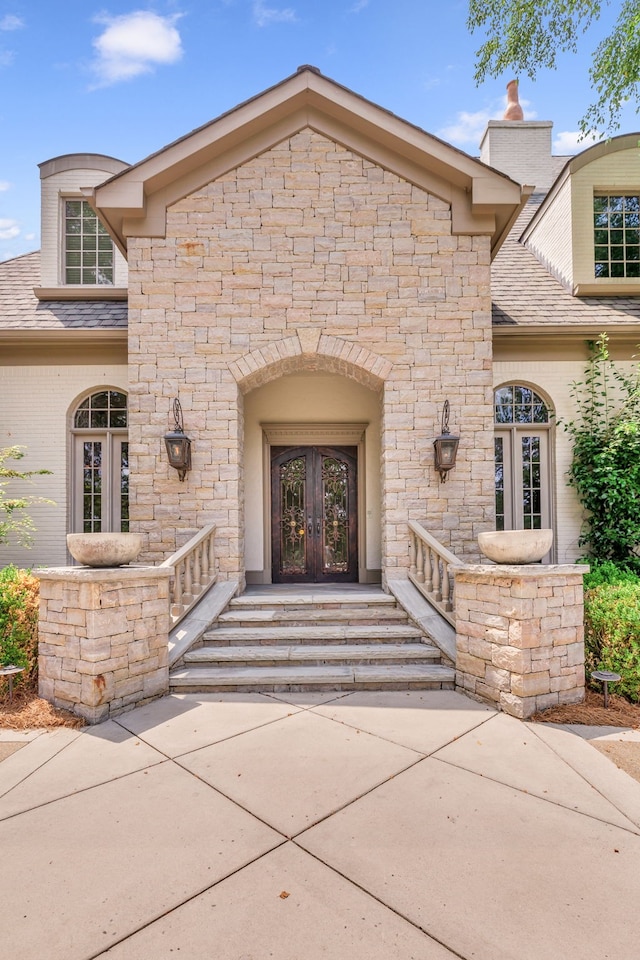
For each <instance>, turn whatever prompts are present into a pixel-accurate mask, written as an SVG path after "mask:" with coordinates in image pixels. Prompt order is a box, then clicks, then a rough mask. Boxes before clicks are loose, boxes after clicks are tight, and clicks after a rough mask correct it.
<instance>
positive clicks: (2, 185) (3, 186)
mask: <svg viewBox="0 0 640 960" xmlns="http://www.w3.org/2000/svg"><path fill="white" fill-rule="evenodd" d="M10 189H11V184H10V183H9V181H8V180H0V193H4V192H5V190H10Z"/></svg>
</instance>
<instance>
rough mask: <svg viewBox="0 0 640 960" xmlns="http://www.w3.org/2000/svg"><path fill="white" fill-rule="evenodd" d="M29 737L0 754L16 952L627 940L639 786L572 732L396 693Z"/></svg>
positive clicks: (270, 703) (265, 704)
mask: <svg viewBox="0 0 640 960" xmlns="http://www.w3.org/2000/svg"><path fill="white" fill-rule="evenodd" d="M19 736H20V735H16V739H19ZM27 739H28V742H27V743H26V745H25V746H24V747H23V748H22V749H20V750H18V751H17V752H16V753H14V754H13V755H11V756H9V757H8V758H7V759H6V760H4V761H3V762H2V764H0V850H1V851H2V861H1V862H2V866H1V868H0V877H1V879H0V896H1V898H2V906H3V909H2V917H3V920H2V934H1V936H2V948H3V955H4V956H6V957H11V958H12V960H80V958H96V957H104V958H108V960H146V958H153V960H175V958H177V957H183V958H190V960H192V958H193V960H200V958H202V960H205V958H206V960H211V958H216V960H267V958H276V960H315V958H325V960H326V958H329V960H390V958H402V960H409V958H414V960H453V958H465V960H570V958H576V960H578V958H579V960H606V958H609V957H611V958H616V960H632V958H635V957H637V956H638V949H639V948H638V942H639V941H640V916H639V914H638V910H637V904H638V902H639V901H640V784H639V783H637V782H636V781H635V780H633V779H631V778H630V777H629V776H628V775H627V774H625V773H623V772H622V771H621V770H619V769H618V768H617V767H616V766H614V764H613V763H611V761H610V760H608V759H607V758H606V757H605V756H603V755H602V754H601V753H599V752H598V751H597V750H594V749H593V747H592V746H591V745H590V744H589V743H587V742H586V741H585V740H584V739H582V738H581V737H579V736H577V735H576V734H575V733H571V732H567V731H566V730H563V729H558V728H552V727H549V726H546V725H540V724H538V725H533V724H525V723H521V722H520V721H517V720H514V719H512V718H510V717H507V716H505V715H504V714H499V713H496V712H494V711H493V710H491V709H489V708H487V707H484V706H481V705H479V704H477V703H474V702H472V701H471V700H469V699H467V698H466V697H464V696H462V695H460V694H455V693H452V692H447V691H437V692H414V691H411V692H398V693H353V694H346V695H342V694H335V693H334V694H297V695H296V694H279V695H275V694H273V695H259V694H247V695H241V694H226V695H219V694H211V695H207V696H202V695H200V696H198V695H185V696H172V697H167V698H165V699H163V700H160V701H157V702H155V703H152V704H150V705H148V706H146V707H141V708H139V709H137V710H134V711H132V712H131V713H127V714H124V715H123V716H122V717H120V718H118V720H117V721H108V722H106V723H104V724H102V725H100V726H98V727H94V728H89V729H86V730H82V731H78V730H68V729H60V730H57V731H55V732H52V733H43V734H41V735H39V736H31V738H27Z"/></svg>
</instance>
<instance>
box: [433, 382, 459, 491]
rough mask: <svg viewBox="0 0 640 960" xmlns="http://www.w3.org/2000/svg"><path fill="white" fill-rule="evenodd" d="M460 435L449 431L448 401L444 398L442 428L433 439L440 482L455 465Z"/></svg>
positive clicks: (442, 481) (443, 480)
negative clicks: (455, 435) (456, 435)
mask: <svg viewBox="0 0 640 960" xmlns="http://www.w3.org/2000/svg"><path fill="white" fill-rule="evenodd" d="M459 443H460V437H454V436H453V435H452V434H451V433H450V432H449V401H448V400H445V402H444V406H443V408H442V428H441V433H440V436H439V437H436V439H435V440H434V441H433V449H434V453H435V461H436V462H435V467H436V470H437V471H438V473H439V474H440V483H444V482H445V480H446V479H447V473H448V472H449V470H451V468H452V467H455V465H456V454H457V453H458V444H459Z"/></svg>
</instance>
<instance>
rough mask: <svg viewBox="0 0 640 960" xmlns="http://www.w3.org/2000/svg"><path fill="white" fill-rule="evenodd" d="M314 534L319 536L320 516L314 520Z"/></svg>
mask: <svg viewBox="0 0 640 960" xmlns="http://www.w3.org/2000/svg"><path fill="white" fill-rule="evenodd" d="M316 536H317V537H319V536H320V518H318V519H317V520H316Z"/></svg>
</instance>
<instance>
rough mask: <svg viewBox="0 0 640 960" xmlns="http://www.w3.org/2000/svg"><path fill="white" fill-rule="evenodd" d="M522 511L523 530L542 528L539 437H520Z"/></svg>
mask: <svg viewBox="0 0 640 960" xmlns="http://www.w3.org/2000/svg"><path fill="white" fill-rule="evenodd" d="M521 444H522V509H523V521H524V523H523V525H524V529H525V530H540V529H541V528H542V506H541V495H540V477H541V470H540V437H521Z"/></svg>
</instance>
